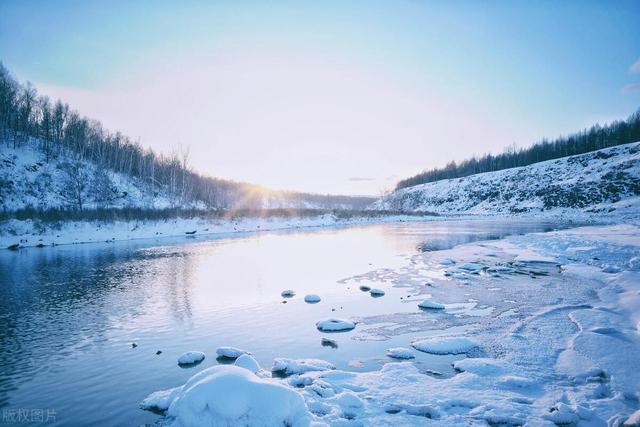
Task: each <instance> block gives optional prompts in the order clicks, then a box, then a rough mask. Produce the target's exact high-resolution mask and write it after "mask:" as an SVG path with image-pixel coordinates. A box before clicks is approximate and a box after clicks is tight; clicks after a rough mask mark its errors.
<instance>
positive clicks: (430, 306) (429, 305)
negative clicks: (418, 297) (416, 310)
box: [418, 299, 445, 310]
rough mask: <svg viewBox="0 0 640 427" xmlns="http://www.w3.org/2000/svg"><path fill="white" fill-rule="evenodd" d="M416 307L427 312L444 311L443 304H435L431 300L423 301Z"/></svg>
mask: <svg viewBox="0 0 640 427" xmlns="http://www.w3.org/2000/svg"><path fill="white" fill-rule="evenodd" d="M418 307H420V308H424V309H427V310H444V308H445V307H444V304H440V303H439V302H435V301H433V300H431V299H425V300H424V301H422V302H421V303H420V304H418Z"/></svg>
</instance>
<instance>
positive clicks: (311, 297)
mask: <svg viewBox="0 0 640 427" xmlns="http://www.w3.org/2000/svg"><path fill="white" fill-rule="evenodd" d="M304 302H307V303H309V304H315V303H317V302H320V297H319V296H318V295H316V294H309V295H305V296H304Z"/></svg>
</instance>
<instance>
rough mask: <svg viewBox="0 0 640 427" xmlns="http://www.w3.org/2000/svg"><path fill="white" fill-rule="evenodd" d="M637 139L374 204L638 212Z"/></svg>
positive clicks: (460, 210) (477, 210)
mask: <svg viewBox="0 0 640 427" xmlns="http://www.w3.org/2000/svg"><path fill="white" fill-rule="evenodd" d="M638 196H640V142H635V143H632V144H625V145H620V146H617V147H612V148H606V149H603V150H599V151H594V152H591V153H586V154H581V155H577V156H571V157H565V158H561V159H557V160H549V161H545V162H540V163H535V164H533V165H530V166H524V167H520V168H512V169H505V170H501V171H497V172H487V173H482V174H477V175H472V176H468V177H464V178H457V179H446V180H441V181H437V182H431V183H427V184H421V185H416V186H413V187H409V188H403V189H401V190H398V191H394V192H393V193H391V194H389V195H388V196H385V197H383V198H382V199H380V200H379V201H377V202H375V203H374V208H375V209H382V210H398V211H405V212H406V211H413V212H415V211H429V212H435V213H440V214H482V215H487V214H489V215H491V214H497V213H503V214H514V213H522V212H541V211H545V212H548V213H551V212H555V214H557V215H567V214H572V213H573V214H575V213H576V212H600V213H609V212H618V211H620V213H624V212H625V211H637V208H638V205H639V202H638V199H639V197H638Z"/></svg>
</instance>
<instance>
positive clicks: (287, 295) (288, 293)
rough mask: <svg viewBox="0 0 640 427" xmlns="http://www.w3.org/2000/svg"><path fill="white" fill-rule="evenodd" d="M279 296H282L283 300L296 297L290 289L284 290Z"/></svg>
mask: <svg viewBox="0 0 640 427" xmlns="http://www.w3.org/2000/svg"><path fill="white" fill-rule="evenodd" d="M280 295H282V296H283V297H284V298H292V297H294V296H295V295H296V293H295V291H293V290H292V289H285V290H284V291H282V292H280Z"/></svg>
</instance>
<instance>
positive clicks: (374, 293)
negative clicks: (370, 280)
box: [369, 288, 384, 297]
mask: <svg viewBox="0 0 640 427" xmlns="http://www.w3.org/2000/svg"><path fill="white" fill-rule="evenodd" d="M369 293H370V294H371V296H372V297H381V296H383V295H384V291H383V290H382V289H378V288H373V289H371V290H370V291H369Z"/></svg>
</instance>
